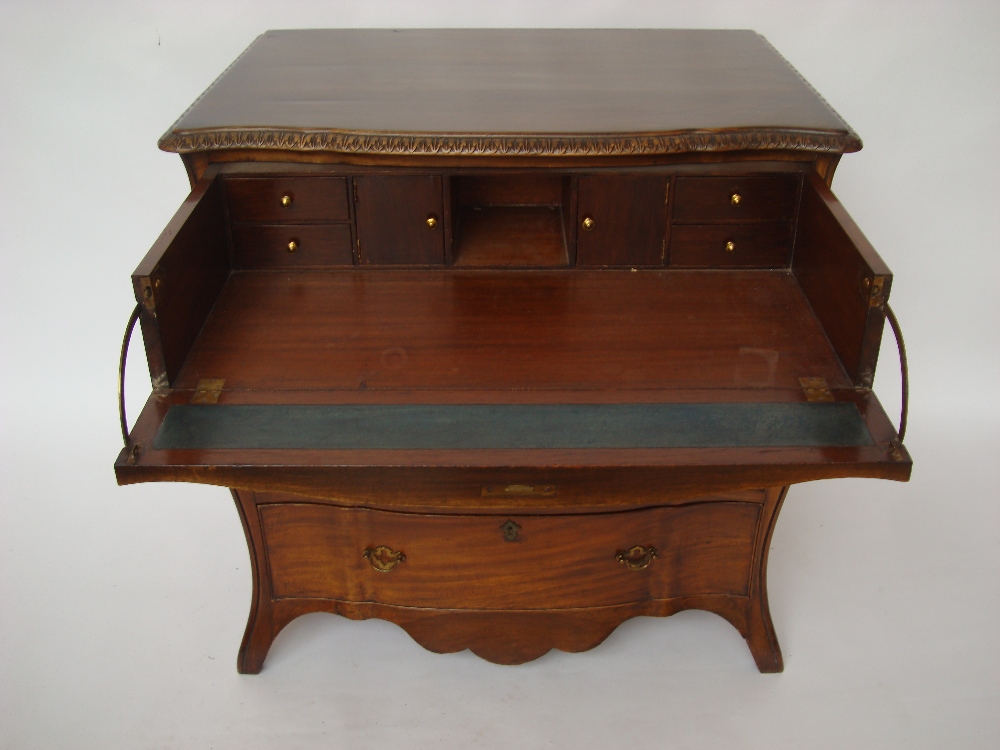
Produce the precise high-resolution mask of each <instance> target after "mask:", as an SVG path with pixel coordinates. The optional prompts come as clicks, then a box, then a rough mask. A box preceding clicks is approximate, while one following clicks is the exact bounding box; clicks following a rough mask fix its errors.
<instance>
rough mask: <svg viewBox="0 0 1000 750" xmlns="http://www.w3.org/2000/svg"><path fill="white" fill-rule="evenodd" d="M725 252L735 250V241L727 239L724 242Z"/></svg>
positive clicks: (733, 251)
mask: <svg viewBox="0 0 1000 750" xmlns="http://www.w3.org/2000/svg"><path fill="white" fill-rule="evenodd" d="M726 252H727V253H735V252H736V243H735V242H733V241H732V240H729V241H728V242H727V243H726Z"/></svg>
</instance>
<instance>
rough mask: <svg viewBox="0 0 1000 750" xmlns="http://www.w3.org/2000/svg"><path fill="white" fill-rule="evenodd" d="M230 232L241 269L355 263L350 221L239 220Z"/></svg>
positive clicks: (236, 263) (235, 256) (234, 259)
mask: <svg viewBox="0 0 1000 750" xmlns="http://www.w3.org/2000/svg"><path fill="white" fill-rule="evenodd" d="M231 236H232V243H233V267H234V268H238V269H266V268H300V267H307V266H308V267H313V268H322V267H327V266H350V265H353V264H354V247H353V243H352V242H351V226H350V224H236V225H235V226H233V228H232V230H231ZM292 243H294V245H293V244H292ZM293 247H294V250H293V249H292V248H293Z"/></svg>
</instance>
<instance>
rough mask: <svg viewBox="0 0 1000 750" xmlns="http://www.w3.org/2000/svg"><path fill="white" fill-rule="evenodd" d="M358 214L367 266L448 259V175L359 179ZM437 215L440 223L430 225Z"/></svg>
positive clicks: (421, 262) (421, 263) (357, 191)
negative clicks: (445, 187)
mask: <svg viewBox="0 0 1000 750" xmlns="http://www.w3.org/2000/svg"><path fill="white" fill-rule="evenodd" d="M354 187H355V197H356V199H355V203H354V213H355V216H356V220H357V231H358V242H359V248H360V256H361V262H362V263H363V264H365V265H379V264H391V265H428V264H433V265H440V264H442V263H444V227H443V226H442V225H441V221H442V217H443V213H444V196H443V193H442V178H441V177H439V176H422V175H378V176H358V177H355V178H354ZM431 216H433V217H434V219H435V220H436V221H437V226H436V227H434V228H433V229H431V228H429V227H428V225H427V219H428V217H431Z"/></svg>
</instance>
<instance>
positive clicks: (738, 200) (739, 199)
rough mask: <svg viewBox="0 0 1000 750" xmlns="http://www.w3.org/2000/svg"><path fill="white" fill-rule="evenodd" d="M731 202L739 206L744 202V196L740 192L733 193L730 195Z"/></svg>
mask: <svg viewBox="0 0 1000 750" xmlns="http://www.w3.org/2000/svg"><path fill="white" fill-rule="evenodd" d="M729 202H730V203H732V204H733V205H734V206H738V205H740V204H741V203H742V202H743V196H742V195H740V194H739V193H733V194H732V195H730V196H729Z"/></svg>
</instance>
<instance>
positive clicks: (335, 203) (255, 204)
mask: <svg viewBox="0 0 1000 750" xmlns="http://www.w3.org/2000/svg"><path fill="white" fill-rule="evenodd" d="M223 185H224V188H225V193H226V204H227V208H228V211H229V219H230V221H233V222H247V221H253V222H279V221H280V222H292V223H296V222H298V223H301V222H306V221H350V218H351V216H350V211H349V209H348V185H347V178H345V177H325V176H309V177H287V176H283V177H274V178H268V177H233V178H228V179H225V180H223Z"/></svg>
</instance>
